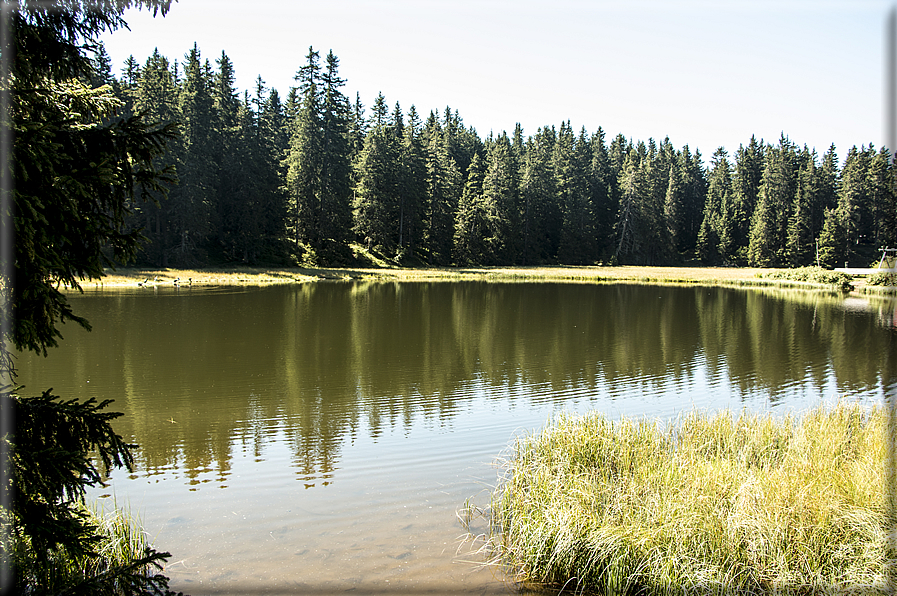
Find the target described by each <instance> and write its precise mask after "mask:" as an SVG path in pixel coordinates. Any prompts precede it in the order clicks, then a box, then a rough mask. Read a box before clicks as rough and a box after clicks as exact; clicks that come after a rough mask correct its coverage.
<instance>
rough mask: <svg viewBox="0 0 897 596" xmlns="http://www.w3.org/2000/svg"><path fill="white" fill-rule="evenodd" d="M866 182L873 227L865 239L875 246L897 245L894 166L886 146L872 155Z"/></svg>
mask: <svg viewBox="0 0 897 596" xmlns="http://www.w3.org/2000/svg"><path fill="white" fill-rule="evenodd" d="M870 153H872V152H871V150H870ZM866 184H867V188H868V192H869V198H868V205H869V219H870V220H871V222H870V224H871V225H870V228H871V229H870V231H869V236H868V237H867V238H865V241H866V243H867V244H871V245H872V246H874V247H875V248H878V247H881V246H895V241H897V209H895V197H894V168H893V165H892V163H891V160H890V155H889V152H888V150H887V149H885V148H884V147H882V148H881V149H880V150H879V151H878V153H875V154H873V155H871V157H870V160H869V169H868V174H867V176H866Z"/></svg>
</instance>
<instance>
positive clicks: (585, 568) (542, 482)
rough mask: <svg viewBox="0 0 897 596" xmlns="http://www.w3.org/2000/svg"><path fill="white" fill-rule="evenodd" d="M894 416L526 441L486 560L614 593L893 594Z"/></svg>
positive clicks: (595, 427)
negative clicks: (890, 485) (889, 481)
mask: <svg viewBox="0 0 897 596" xmlns="http://www.w3.org/2000/svg"><path fill="white" fill-rule="evenodd" d="M887 428H888V426H887V415H886V412H885V410H884V409H883V408H879V407H875V408H862V407H860V406H858V405H846V404H840V405H837V406H835V407H833V408H829V409H826V408H819V409H815V410H812V411H810V412H808V413H806V414H805V415H803V416H801V417H799V418H795V417H792V416H784V417H778V418H777V417H774V416H772V415H769V414H750V413H746V412H743V413H741V414H740V415H739V416H733V415H732V414H731V413H729V412H723V413H719V414H714V415H709V414H705V413H689V414H684V415H681V416H680V417H679V418H678V419H677V420H675V421H674V422H672V423H669V424H663V423H661V422H659V421H649V420H645V419H638V420H635V419H627V418H623V419H621V420H618V421H611V420H609V419H608V418H606V417H604V416H603V415H601V414H595V413H593V414H590V415H586V416H582V417H575V416H569V415H562V416H559V417H557V418H555V419H554V420H553V421H552V423H551V424H549V426H548V427H547V428H546V429H545V430H543V431H542V432H541V433H538V434H536V435H533V436H529V437H524V438H521V439H518V440H517V442H516V445H515V448H514V451H513V452H512V453H511V455H510V456H509V459H508V460H507V463H506V464H505V466H504V472H503V475H502V478H501V481H500V483H499V486H498V488H497V489H496V491H495V492H494V493H493V495H492V505H491V507H492V509H491V515H492V528H493V529H492V532H493V534H492V536H491V538H490V540H489V542H488V543H487V548H489V549H490V550H491V551H492V554H493V555H494V557H495V560H496V561H500V562H501V563H503V564H505V565H508V566H509V567H510V568H511V569H512V570H513V572H515V573H516V575H517V579H518V580H520V581H524V582H535V583H541V584H548V585H552V586H566V587H567V588H568V589H575V590H576V591H577V592H581V593H582V592H588V593H592V592H595V593H602V594H611V593H613V594H671V593H677V594H678V593H702V594H703V593H723V592H725V593H730V592H737V593H747V594H766V593H777V594H792V593H793V594H809V593H834V592H839V593H841V592H857V593H863V594H866V593H870V592H880V593H885V592H887V580H888V572H889V568H888V565H889V563H888V558H889V548H890V547H889V546H888V543H887V532H886V528H889V527H894V523H895V518H894V517H895V516H894V514H893V510H892V509H889V508H888V503H887V492H886V486H885V461H886V444H887V441H886V433H887Z"/></svg>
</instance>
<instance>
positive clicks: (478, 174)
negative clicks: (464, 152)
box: [453, 154, 493, 265]
mask: <svg viewBox="0 0 897 596" xmlns="http://www.w3.org/2000/svg"><path fill="white" fill-rule="evenodd" d="M483 178H484V172H483V164H482V163H481V162H480V156H479V155H477V154H474V156H473V159H472V160H471V162H470V168H469V169H468V171H467V182H466V183H465V184H464V191H463V192H462V193H461V200H460V201H459V203H458V210H457V213H456V215H455V238H454V251H453V252H454V255H455V262H456V263H458V264H459V265H476V264H482V263H484V262H491V261H492V258H493V257H492V251H491V250H490V246H489V238H488V237H489V222H488V217H489V215H488V212H487V207H486V201H485V198H484V196H483Z"/></svg>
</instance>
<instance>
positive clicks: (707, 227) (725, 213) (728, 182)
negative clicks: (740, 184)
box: [670, 147, 733, 264]
mask: <svg viewBox="0 0 897 596" xmlns="http://www.w3.org/2000/svg"><path fill="white" fill-rule="evenodd" d="M711 164H712V166H711V170H710V179H709V184H708V189H707V198H706V200H705V203H704V221H703V222H702V223H701V229H700V232H699V233H698V256H700V258H701V259H702V260H703V261H704V262H706V263H710V264H716V263H718V262H719V261H720V260H722V259H725V258H727V257H730V256H731V254H732V252H733V251H732V246H731V237H732V226H733V222H732V220H731V217H732V214H731V202H732V200H731V194H732V179H731V175H732V168H731V166H730V165H729V160H728V153H727V152H726V150H725V149H724V148H723V147H720V148H719V149H717V150H716V152H714V154H713V158H712V162H711ZM676 177H677V179H678V175H677V176H676ZM670 185H671V187H672V185H673V176H672V175H671V176H670Z"/></svg>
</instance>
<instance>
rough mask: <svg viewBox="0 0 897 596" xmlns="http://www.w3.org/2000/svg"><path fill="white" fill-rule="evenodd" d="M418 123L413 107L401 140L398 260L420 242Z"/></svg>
mask: <svg viewBox="0 0 897 596" xmlns="http://www.w3.org/2000/svg"><path fill="white" fill-rule="evenodd" d="M422 133H423V129H422V123H421V121H420V116H418V114H417V108H415V107H414V106H413V105H412V106H411V109H410V110H408V124H407V126H405V127H404V135H403V137H402V140H401V160H402V164H401V165H402V167H401V175H402V180H401V184H400V191H401V211H400V215H399V243H398V246H399V254H398V256H399V258H400V259H401V258H403V257H404V255H405V254H410V253H412V252H413V251H414V249H415V248H416V247H417V246H419V245H420V243H421V242H422V241H423V219H424V210H425V203H426V196H427V163H426V157H425V155H424V147H423V139H422V136H421V135H422Z"/></svg>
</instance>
